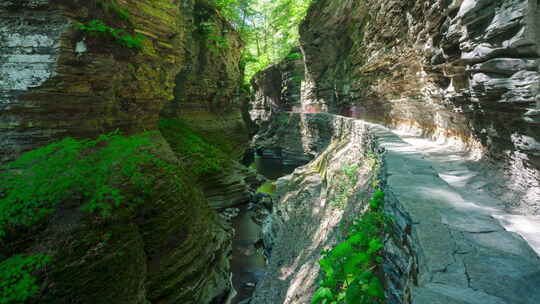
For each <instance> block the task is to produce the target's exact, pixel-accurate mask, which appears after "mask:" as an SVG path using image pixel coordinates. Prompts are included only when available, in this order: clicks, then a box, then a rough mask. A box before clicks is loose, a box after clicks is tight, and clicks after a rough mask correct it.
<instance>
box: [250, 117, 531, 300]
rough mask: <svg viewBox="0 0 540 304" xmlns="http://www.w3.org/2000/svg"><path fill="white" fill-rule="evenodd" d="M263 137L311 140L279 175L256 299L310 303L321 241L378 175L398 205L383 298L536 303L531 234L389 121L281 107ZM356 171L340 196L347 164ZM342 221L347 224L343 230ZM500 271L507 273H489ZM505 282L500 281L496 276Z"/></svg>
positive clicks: (360, 206) (356, 206)
mask: <svg viewBox="0 0 540 304" xmlns="http://www.w3.org/2000/svg"><path fill="white" fill-rule="evenodd" d="M267 128H268V130H278V131H277V132H273V131H268V132H263V133H262V134H267V137H266V140H263V141H262V140H260V139H259V141H257V143H258V144H259V145H260V147H263V148H264V147H265V146H269V147H274V146H276V145H279V144H278V143H281V144H284V145H290V144H291V143H295V142H297V143H298V144H297V146H302V143H317V144H312V145H305V146H304V147H305V149H304V150H303V152H301V151H298V153H305V154H308V155H313V156H315V157H314V159H313V161H311V162H310V163H309V164H307V165H305V166H303V167H300V168H298V169H296V170H295V171H294V173H293V174H291V175H288V176H286V177H283V178H281V179H279V180H278V182H277V190H276V195H275V199H276V204H275V205H274V209H273V212H272V215H271V216H270V217H269V218H267V219H266V220H265V223H264V225H263V232H264V233H265V235H264V240H265V245H266V246H267V247H269V248H271V257H270V265H269V273H268V275H267V276H265V277H264V278H263V279H262V280H261V281H260V282H259V284H258V285H257V290H256V292H255V295H254V298H253V300H252V303H268V304H270V303H295V304H301V303H310V302H311V298H312V296H313V292H314V290H315V289H316V288H317V287H318V285H317V284H318V281H317V278H318V276H319V271H320V269H319V265H318V263H317V262H318V260H319V259H320V252H321V250H323V249H324V250H326V249H328V248H331V247H332V246H334V245H335V244H336V243H337V242H338V240H339V238H340V237H342V236H343V230H340V229H339V227H342V226H343V225H345V226H346V225H347V222H350V221H351V220H352V219H354V218H355V217H356V216H361V214H362V212H363V211H365V210H366V209H365V208H366V202H367V200H368V198H369V197H370V195H369V193H370V192H371V191H372V187H374V185H378V187H380V188H381V189H382V190H383V191H384V193H385V212H386V213H387V214H390V215H392V224H391V229H390V230H389V231H388V232H387V234H386V236H385V249H384V262H383V263H382V265H381V266H382V269H383V271H382V272H383V273H384V274H383V275H382V277H384V285H385V290H386V298H387V303H396V304H397V303H416V304H428V303H429V304H432V303H456V304H457V303H461V304H464V303H470V304H473V303H474V304H476V303H501V304H502V303H524V304H525V303H531V304H532V303H536V302H538V301H539V300H540V292H539V291H538V290H536V288H535V286H536V285H537V284H539V283H540V272H539V271H538V267H539V265H540V259H539V258H538V255H537V254H536V253H535V252H534V251H533V249H531V247H530V246H529V245H528V244H527V242H526V241H525V240H524V239H523V238H521V237H520V236H518V235H517V234H515V233H513V232H509V231H506V230H505V228H504V221H499V220H497V218H498V216H499V215H500V216H504V215H505V214H506V211H505V210H504V208H503V207H502V206H497V205H496V204H493V202H492V201H489V200H481V199H478V197H477V196H474V195H473V193H474V191H468V192H466V193H463V192H459V191H458V190H457V189H456V188H455V187H454V186H453V185H450V184H448V183H447V182H446V181H445V180H443V179H442V178H441V177H440V176H439V175H438V174H437V171H436V170H435V169H434V168H435V166H436V164H435V163H434V162H432V161H430V160H429V159H427V158H426V157H425V156H424V155H423V154H422V151H419V150H417V149H416V148H415V147H414V146H411V145H410V144H408V143H406V142H404V141H403V140H402V139H400V138H399V137H398V136H397V135H395V134H394V133H392V132H391V131H390V130H388V129H386V128H384V127H382V126H380V125H375V124H371V123H367V122H365V121H362V120H358V119H353V118H346V117H343V116H337V115H332V114H326V113H320V114H307V113H281V114H278V115H277V117H276V119H274V120H272V122H270V124H269V125H268V126H267ZM352 164H356V165H357V166H358V167H357V168H358V171H357V174H358V175H357V176H358V180H357V181H356V182H355V183H354V185H353V184H351V185H349V186H347V187H346V188H347V190H348V191H350V192H349V193H350V196H349V197H348V199H347V201H346V203H345V204H339V203H336V194H337V193H339V191H340V189H342V188H341V187H342V186H341V184H342V181H340V178H342V177H340V175H342V174H343V173H342V170H343V168H344V167H347V166H350V165H352ZM340 231H341V232H340ZM494 277H504V282H502V281H498V280H495V281H494V280H492V279H491V278H494ZM499 282H500V283H499Z"/></svg>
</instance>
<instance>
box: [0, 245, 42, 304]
mask: <svg viewBox="0 0 540 304" xmlns="http://www.w3.org/2000/svg"><path fill="white" fill-rule="evenodd" d="M49 262H50V258H49V257H48V256H46V255H43V254H34V255H15V256H12V257H11V258H9V259H6V260H4V261H2V262H0V304H10V303H23V302H25V301H26V300H27V299H28V298H30V297H31V296H33V295H34V294H36V293H37V292H38V291H39V287H38V285H37V279H36V278H35V277H34V276H32V272H34V271H36V270H39V269H41V268H43V267H45V265H47V264H48V263H49Z"/></svg>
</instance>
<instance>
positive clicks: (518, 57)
mask: <svg viewBox="0 0 540 304" xmlns="http://www.w3.org/2000/svg"><path fill="white" fill-rule="evenodd" d="M539 10H540V8H539V3H538V2H537V1H528V0H497V1H475V0H467V1H457V0H456V1H421V0H418V1H383V2H381V1H352V0H346V1H333V0H318V1H315V2H314V3H313V5H312V6H311V8H310V10H309V12H308V16H307V17H306V19H305V21H304V23H303V24H302V25H301V29H300V34H301V49H302V51H303V54H304V56H305V66H306V82H305V83H304V84H303V90H304V98H303V100H302V105H303V107H304V110H305V111H310V110H311V111H330V112H333V113H339V114H345V115H349V116H355V117H359V118H363V119H367V120H371V121H376V122H380V123H383V124H386V125H388V126H392V127H403V128H407V129H414V130H417V131H419V132H421V133H422V134H423V135H425V136H432V137H433V138H437V139H452V140H457V142H459V143H461V144H462V145H463V146H464V147H466V148H468V149H470V150H473V151H476V152H478V155H482V156H481V157H483V158H484V159H486V160H488V161H491V162H492V163H496V165H495V166H498V167H500V168H499V169H501V171H500V172H501V173H504V174H505V175H506V181H504V182H500V183H494V184H493V187H492V188H493V189H492V190H497V189H500V190H501V191H500V193H501V195H503V196H504V198H505V200H506V201H507V202H509V203H510V204H511V205H513V206H519V207H520V209H521V210H523V211H524V212H528V213H538V212H539V210H540V209H539V207H538V206H539V191H540V187H539V184H538V179H539V173H538V168H539V163H538V155H539V150H538V147H539V144H538V140H539V138H540V134H539V133H538V113H539V112H538V99H539V98H540V97H539V96H540V95H539V93H540V91H539V89H540V88H539V83H540V76H539V57H540V54H539V43H540V40H539V39H540V38H539V33H540V29H539V27H538V20H540V17H539V13H540V12H539Z"/></svg>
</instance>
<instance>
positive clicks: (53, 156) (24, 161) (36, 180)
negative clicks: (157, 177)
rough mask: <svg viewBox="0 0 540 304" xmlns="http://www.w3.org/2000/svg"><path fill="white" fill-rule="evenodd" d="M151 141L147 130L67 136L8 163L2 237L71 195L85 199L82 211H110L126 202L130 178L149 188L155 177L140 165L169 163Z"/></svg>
mask: <svg viewBox="0 0 540 304" xmlns="http://www.w3.org/2000/svg"><path fill="white" fill-rule="evenodd" d="M149 145H151V143H150V140H149V138H148V135H143V136H132V137H123V136H121V135H119V134H114V133H112V134H107V135H102V136H100V137H99V138H97V139H95V140H88V139H86V140H77V139H73V138H65V139H64V140H62V141H59V142H55V143H52V144H49V145H47V146H45V147H42V148H39V149H36V150H33V151H30V152H27V153H25V154H23V155H22V156H21V157H20V158H19V159H17V160H15V161H13V162H11V163H8V164H7V165H5V166H3V168H2V169H3V172H2V173H1V174H0V183H1V184H2V196H1V197H0V238H1V237H3V236H5V234H6V232H7V231H9V230H12V229H15V228H17V227H21V226H22V227H30V226H32V225H34V224H36V223H38V222H40V221H41V220H43V219H44V218H45V217H46V216H47V215H49V214H51V213H53V212H54V211H55V208H56V206H57V205H58V204H60V203H62V202H64V201H66V200H68V199H72V198H79V201H81V202H85V203H84V204H82V206H81V208H82V209H83V210H86V211H89V212H94V211H99V212H100V213H101V214H102V215H109V214H110V213H111V212H112V210H113V209H114V208H117V207H119V206H120V205H121V204H122V203H124V202H125V201H126V196H125V194H124V193H122V192H121V191H120V190H119V189H120V185H122V184H124V183H128V184H132V185H134V186H136V187H138V188H139V189H142V190H144V191H146V190H148V189H149V185H150V184H151V183H152V182H153V181H152V180H150V179H149V178H148V177H147V176H145V175H144V174H142V171H141V166H143V165H147V164H160V165H164V163H163V162H162V161H161V160H159V159H158V158H157V157H155V156H154V155H152V154H151V153H149V152H147V151H144V147H148V146H149ZM119 175H120V177H119Z"/></svg>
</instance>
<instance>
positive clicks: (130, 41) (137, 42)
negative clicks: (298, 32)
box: [77, 20, 144, 49]
mask: <svg viewBox="0 0 540 304" xmlns="http://www.w3.org/2000/svg"><path fill="white" fill-rule="evenodd" d="M77 29H78V30H80V31H83V32H85V33H88V35H90V36H96V35H102V36H109V37H111V38H113V39H114V40H115V41H116V42H117V43H118V44H120V45H122V46H125V47H127V48H130V49H142V46H143V39H144V37H143V36H142V35H139V34H137V35H130V34H128V33H127V32H126V31H125V30H122V29H116V28H112V27H110V26H107V25H106V24H105V23H103V21H101V20H90V21H88V22H87V23H84V24H81V25H79V26H77Z"/></svg>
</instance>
